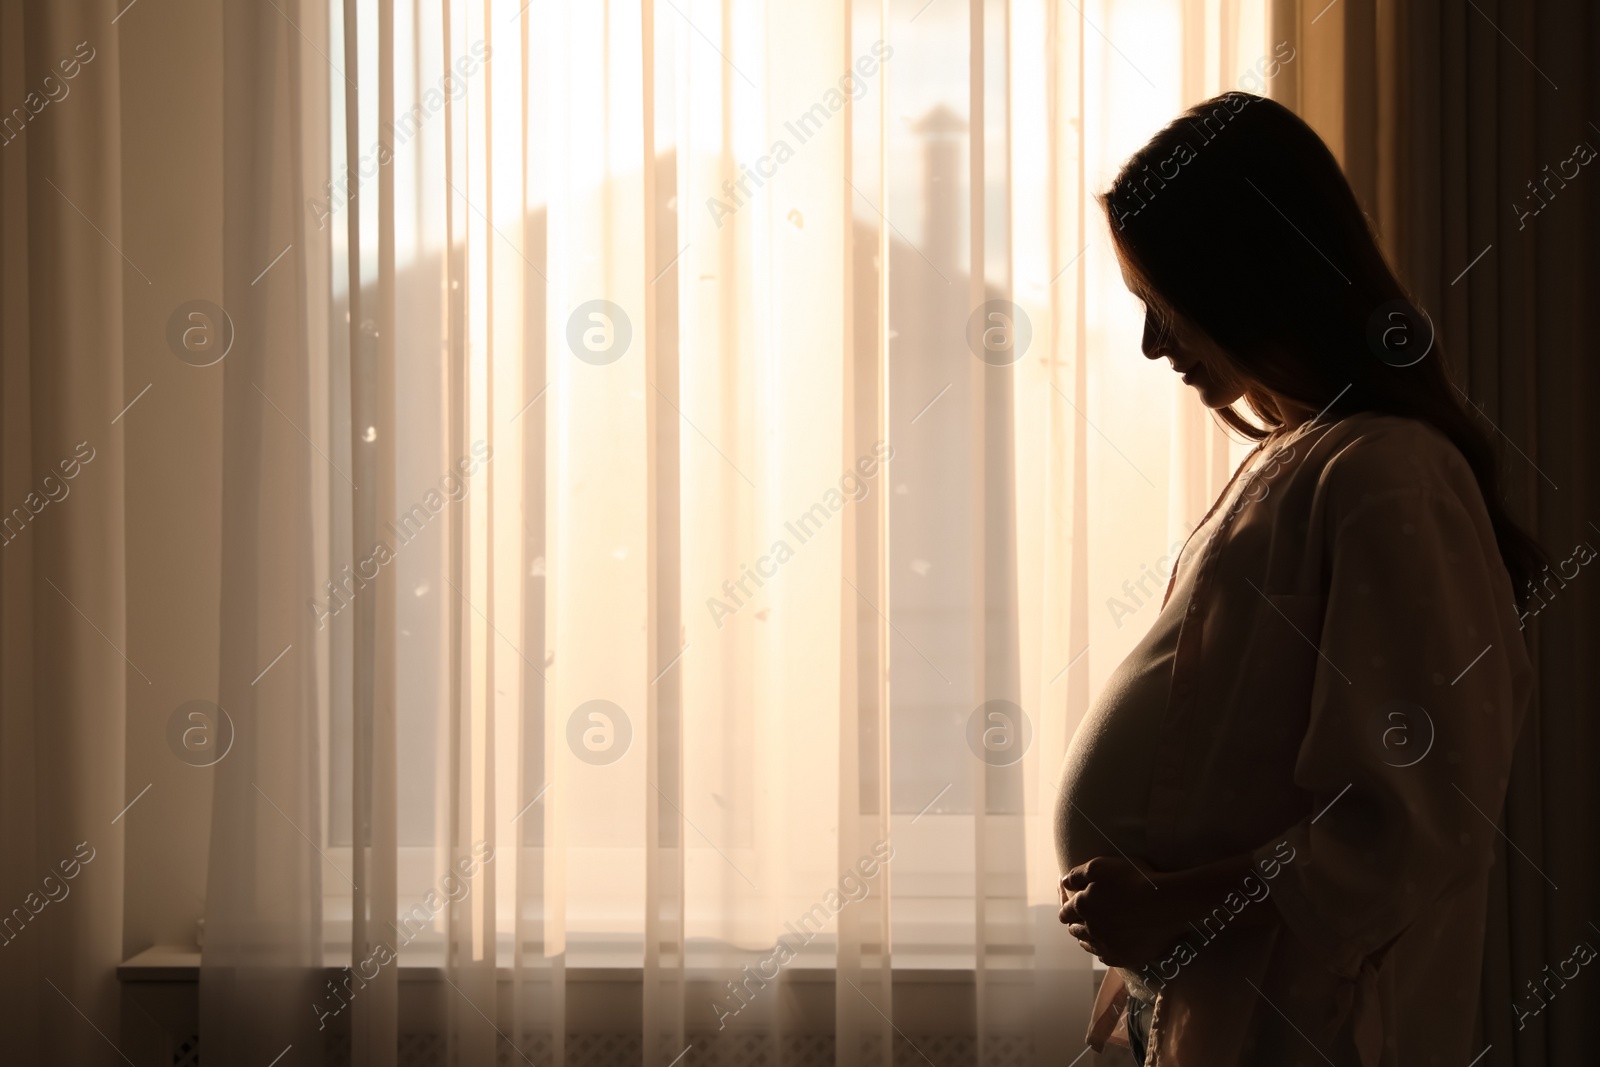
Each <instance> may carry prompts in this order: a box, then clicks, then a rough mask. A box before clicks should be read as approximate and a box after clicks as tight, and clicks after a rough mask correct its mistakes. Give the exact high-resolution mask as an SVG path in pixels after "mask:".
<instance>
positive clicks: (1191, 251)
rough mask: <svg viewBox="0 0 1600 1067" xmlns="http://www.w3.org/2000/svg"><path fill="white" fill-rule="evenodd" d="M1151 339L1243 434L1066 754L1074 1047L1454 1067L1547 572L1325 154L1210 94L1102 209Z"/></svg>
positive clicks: (1193, 1064)
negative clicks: (1088, 968) (1096, 986)
mask: <svg viewBox="0 0 1600 1067" xmlns="http://www.w3.org/2000/svg"><path fill="white" fill-rule="evenodd" d="M1102 202H1103V205H1104V207H1105V212H1106V216H1107V219H1108V221H1109V223H1110V227H1111V235H1112V238H1113V241H1114V244H1115V247H1116V251H1117V255H1118V258H1119V259H1120V261H1121V265H1122V269H1123V274H1124V277H1125V279H1126V281H1127V284H1128V287H1129V289H1131V290H1132V291H1133V292H1134V294H1135V295H1137V296H1138V297H1139V298H1140V299H1141V300H1142V301H1143V303H1144V307H1145V326H1144V339H1143V349H1144V354H1145V355H1146V356H1147V357H1148V358H1150V359H1165V360H1167V361H1169V363H1170V364H1171V366H1172V369H1173V370H1174V371H1175V372H1177V373H1179V374H1181V375H1182V376H1183V381H1184V382H1185V383H1186V384H1187V385H1189V386H1190V387H1192V388H1193V389H1194V390H1195V391H1196V392H1197V393H1198V394H1199V396H1200V399H1201V401H1202V402H1203V403H1204V404H1205V405H1206V406H1207V407H1209V408H1211V409H1212V410H1213V411H1214V412H1216V414H1217V416H1218V417H1219V418H1220V419H1221V420H1222V421H1223V422H1224V423H1226V424H1227V425H1228V426H1229V427H1231V428H1232V429H1233V430H1235V431H1236V432H1238V433H1240V434H1243V435H1244V436H1246V437H1247V438H1250V439H1252V440H1254V441H1255V442H1256V446H1255V448H1254V450H1253V451H1252V452H1251V453H1250V455H1249V457H1248V458H1247V459H1246V460H1245V462H1244V463H1243V464H1242V465H1241V466H1240V469H1239V470H1238V472H1236V473H1235V475H1234V477H1233V480H1232V481H1231V482H1230V483H1229V485H1228V487H1227V488H1226V489H1224V491H1223V493H1222V495H1221V496H1220V497H1219V498H1218V499H1217V501H1216V502H1215V503H1214V504H1213V505H1212V508H1211V511H1210V512H1209V513H1208V514H1207V515H1206V517H1205V518H1204V520H1203V521H1202V522H1201V523H1200V525H1199V527H1198V528H1197V529H1195V531H1194V532H1193V533H1192V534H1191V535H1190V537H1189V540H1188V542H1187V543H1186V545H1185V546H1184V549H1183V551H1182V553H1181V554H1180V556H1179V558H1178V561H1177V563H1176V565H1175V567H1174V572H1173V576H1172V580H1171V582H1170V583H1169V585H1168V588H1167V595H1166V599H1165V601H1164V602H1163V605H1162V608H1161V612H1160V615H1159V616H1158V617H1157V618H1156V619H1155V621H1154V624H1153V626H1152V627H1151V629H1150V631H1149V632H1148V633H1147V634H1146V635H1145V637H1144V639H1143V640H1142V641H1141V642H1140V643H1139V644H1138V646H1137V647H1136V648H1135V649H1134V650H1133V652H1132V653H1131V654H1130V655H1129V656H1128V658H1127V659H1126V660H1125V661H1124V662H1123V663H1122V664H1121V666H1119V667H1118V668H1117V670H1116V671H1115V672H1114V673H1113V675H1112V677H1111V680H1110V681H1109V683H1108V684H1107V685H1106V688H1105V691H1104V693H1103V694H1102V695H1101V696H1100V698H1099V700H1098V701H1097V702H1096V703H1095V705H1094V706H1093V707H1091V708H1090V709H1089V712H1088V714H1087V715H1086V716H1085V718H1084V720H1083V723H1082V725H1081V726H1080V727H1079V728H1078V732H1077V734H1076V736H1075V737H1074V738H1073V740H1072V743H1071V745H1070V747H1069V749H1068V752H1067V757H1066V763H1065V768H1064V772H1063V778H1062V783H1061V790H1060V793H1061V799H1060V804H1059V807H1058V810H1057V819H1056V838H1057V843H1058V848H1059V852H1060V856H1059V858H1060V863H1061V869H1062V871H1064V872H1065V877H1063V878H1062V880H1061V905H1062V906H1061V921H1062V922H1063V923H1065V924H1067V931H1068V932H1069V933H1070V935H1071V936H1073V937H1075V938H1076V939H1077V940H1078V942H1079V944H1080V945H1082V946H1083V948H1084V950H1085V951H1087V952H1090V953H1092V954H1094V955H1095V956H1097V957H1099V958H1100V959H1101V960H1102V961H1104V962H1105V963H1106V964H1107V965H1108V966H1109V968H1110V969H1109V971H1108V973H1107V976H1106V980H1105V982H1104V984H1103V985H1102V987H1101V991H1100V997H1099V1000H1098V1002H1097V1004H1096V1009H1095V1010H1096V1015H1095V1020H1094V1023H1093V1024H1092V1026H1091V1029H1090V1033H1089V1043H1090V1044H1091V1045H1093V1046H1095V1047H1096V1048H1099V1047H1102V1046H1103V1045H1105V1044H1106V1043H1108V1042H1109V1043H1113V1044H1121V1043H1123V1042H1124V1041H1125V1042H1126V1043H1127V1044H1128V1045H1129V1046H1131V1048H1132V1050H1133V1053H1134V1056H1135V1057H1136V1059H1137V1060H1138V1061H1139V1062H1140V1063H1144V1064H1158V1065H1161V1067H1202V1065H1234V1064H1260V1065H1270V1067H1285V1065H1291V1064H1323V1063H1327V1064H1332V1065H1337V1067H1345V1065H1347V1064H1349V1065H1357V1064H1359V1065H1363V1067H1376V1065H1379V1064H1382V1065H1385V1067H1388V1065H1394V1067H1401V1065H1403V1067H1417V1065H1419V1064H1431V1063H1439V1064H1458V1065H1462V1064H1466V1063H1468V1062H1469V1061H1471V1060H1472V1059H1473V1057H1474V1056H1475V1055H1476V1054H1478V1053H1479V1052H1481V1051H1482V1050H1481V1049H1479V1048H1473V1047H1471V1042H1472V1034H1473V1025H1474V1019H1475V1016H1476V1012H1477V1006H1478V980H1479V970H1480V966H1481V955H1482V948H1483V936H1484V917H1485V907H1486V895H1487V889H1488V879H1489V870H1490V866H1491V864H1492V863H1493V862H1494V860H1493V845H1494V841H1495V836H1496V829H1495V823H1494V820H1495V818H1496V817H1497V816H1498V814H1499V812H1500V808H1501V804H1502V802H1503V800H1504V795H1505V789H1506V780H1507V777H1508V775H1509V773H1510V766H1511V755H1512V747H1513V744H1514V742H1515V740H1516V736H1517V731H1518V727H1519V725H1520V723H1521V721H1522V718H1523V714H1524V712H1525V710H1526V707H1527V702H1528V694H1529V690H1530V685H1531V678H1532V671H1531V669H1530V666H1529V662H1528V658H1527V654H1526V651H1525V649H1524V647H1523V641H1522V635H1521V632H1520V628H1519V624H1518V614H1517V612H1518V608H1517V604H1518V602H1519V600H1521V599H1522V598H1523V597H1525V596H1526V595H1527V594H1526V592H1525V591H1526V590H1528V589H1529V587H1530V582H1531V581H1532V580H1533V579H1534V578H1535V576H1536V574H1537V573H1538V571H1539V569H1540V567H1541V566H1542V557H1541V555H1540V552H1539V549H1538V547H1537V545H1536V544H1535V543H1534V542H1533V541H1532V540H1531V539H1530V538H1529V537H1528V536H1527V535H1526V534H1525V533H1523V532H1522V531H1521V530H1519V529H1518V528H1517V526H1516V525H1515V523H1513V521H1512V520H1511V518H1510V517H1509V516H1508V514H1507V512H1506V509H1505V505H1504V503H1503V501H1502V500H1501V496H1500V491H1499V486H1498V481H1497V473H1496V470H1497V468H1496V457H1495V454H1494V450H1493V448H1492V443H1491V440H1490V438H1489V437H1488V436H1487V434H1486V433H1485V431H1484V430H1483V429H1482V428H1481V427H1480V426H1479V424H1478V423H1477V422H1476V421H1474V416H1473V415H1471V414H1469V412H1468V411H1467V409H1466V407H1465V406H1464V405H1463V403H1461V400H1462V399H1463V398H1464V396H1465V394H1463V393H1460V392H1459V391H1458V390H1457V388H1456V387H1455V386H1454V385H1453V384H1452V383H1451V380H1450V377H1449V374H1448V373H1447V368H1446V365H1445V360H1444V355H1443V352H1442V351H1441V347H1440V345H1439V344H1438V343H1436V341H1435V339H1434V337H1433V328H1432V325H1431V323H1430V322H1429V320H1428V319H1427V317H1426V316H1425V315H1424V314H1423V313H1422V312H1420V311H1419V310H1418V309H1417V308H1416V307H1415V306H1414V305H1412V304H1411V303H1409V302H1408V300H1407V297H1406V292H1405V290H1404V288H1403V287H1402V286H1401V284H1400V282H1399V281H1398V280H1397V279H1396V277H1395V275H1394V273H1393V272H1392V271H1391V270H1390V268H1389V266H1388V265H1387V263H1386V262H1385V261H1384V258H1383V255H1382V253H1381V252H1380V251H1379V250H1378V247H1377V244H1376V242H1375V241H1374V238H1373V235H1372V233H1371V231H1370V230H1369V228H1368V224H1367V220H1366V217H1365V216H1364V215H1363V214H1362V212H1361V208H1360V207H1359V206H1358V204H1357V203H1356V199H1355V196H1354V194H1353V193H1352V192H1351V190H1350V187H1349V185H1348V184H1347V183H1346V181H1345V179H1344V176H1343V174H1342V173H1341V172H1340V169H1339V166H1338V164H1337V162H1336V161H1335V160H1334V158H1333V156H1332V155H1331V154H1330V153H1329V152H1328V149H1327V148H1326V147H1325V146H1324V145H1323V143H1322V141H1321V140H1320V139H1318V137H1317V135H1316V134H1315V133H1314V132H1312V130H1311V129H1310V127H1308V126H1307V125H1306V124H1305V123H1303V122H1302V121H1301V120H1300V119H1298V118H1296V117H1295V116H1294V115H1293V114H1292V113H1291V112H1290V111H1288V110H1287V109H1285V108H1284V107H1282V106H1280V105H1279V104H1276V103H1274V102H1272V101H1270V100H1265V99H1262V98H1260V97H1256V96H1252V95H1250V94H1247V93H1227V94H1224V95H1223V96H1220V97H1217V98H1216V99H1213V100H1209V101H1207V102H1206V103H1204V104H1201V105H1199V106H1198V107H1196V108H1194V109H1193V110H1191V111H1190V112H1188V113H1187V114H1185V115H1183V116H1181V117H1180V118H1179V119H1178V120H1177V121H1175V122H1173V123H1172V124H1171V125H1170V126H1168V127H1167V128H1166V129H1164V130H1162V131H1161V132H1160V133H1158V134H1157V135H1156V136H1155V138H1154V139H1152V140H1151V141H1150V143H1149V144H1147V145H1146V146H1145V147H1144V148H1142V149H1141V150H1140V151H1139V152H1137V153H1136V154H1135V155H1134V156H1133V158H1132V159H1130V160H1129V161H1128V163H1127V164H1126V165H1125V166H1124V167H1123V169H1122V171H1121V173H1120V174H1119V176H1118V178H1117V180H1116V182H1115V183H1114V184H1113V186H1112V187H1111V189H1110V191H1109V192H1108V193H1106V194H1105V195H1104V197H1103V198H1102Z"/></svg>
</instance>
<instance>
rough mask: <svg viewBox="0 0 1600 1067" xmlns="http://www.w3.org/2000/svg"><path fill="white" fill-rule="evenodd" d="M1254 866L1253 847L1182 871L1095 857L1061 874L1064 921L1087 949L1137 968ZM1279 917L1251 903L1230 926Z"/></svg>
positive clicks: (1114, 964) (1160, 951)
mask: <svg viewBox="0 0 1600 1067" xmlns="http://www.w3.org/2000/svg"><path fill="white" fill-rule="evenodd" d="M1253 870H1254V868H1253V866H1252V860H1251V856H1250V853H1248V852H1245V853H1241V854H1239V855H1237V856H1230V857H1228V858H1227V859H1221V860H1217V861H1216V862H1215V863H1208V864H1206V865H1205V866H1203V867H1191V868H1189V869H1188V870H1182V871H1158V870H1155V869H1153V868H1152V867H1151V866H1150V865H1149V864H1146V863H1141V862H1139V861H1138V860H1126V859H1119V858H1118V857H1115V856H1096V857H1095V858H1094V859H1092V860H1090V861H1089V862H1088V863H1085V864H1082V865H1080V866H1077V867H1074V868H1072V870H1070V871H1068V872H1067V876H1066V877H1065V878H1063V879H1061V921H1062V922H1063V923H1066V924H1067V932H1068V933H1069V934H1071V935H1072V936H1073V937H1075V938H1077V939H1078V944H1079V945H1081V946H1083V950H1084V951H1085V952H1088V953H1091V954H1092V955H1095V956H1098V957H1100V960H1101V962H1103V963H1105V964H1106V965H1107V966H1110V967H1126V968H1128V969H1129V970H1137V969H1139V968H1140V967H1143V966H1144V965H1145V964H1147V963H1149V962H1150V961H1151V960H1154V959H1158V958H1160V957H1161V955H1162V954H1163V953H1165V952H1166V951H1167V949H1169V948H1171V947H1172V945H1173V943H1174V942H1176V941H1177V940H1178V938H1179V937H1182V936H1183V935H1184V934H1186V933H1187V932H1188V931H1189V929H1190V923H1191V922H1192V921H1194V920H1197V919H1200V918H1202V917H1204V916H1206V915H1208V914H1210V913H1211V912H1212V910H1213V909H1215V908H1216V907H1218V906H1219V905H1221V904H1222V903H1223V901H1224V898H1225V897H1226V896H1227V894H1228V893H1229V891H1230V890H1235V889H1237V888H1238V887H1239V886H1240V884H1241V882H1242V880H1243V879H1244V878H1245V877H1246V876H1248V875H1250V874H1251V873H1252V872H1253ZM1276 915H1277V912H1276V910H1275V909H1274V908H1272V907H1270V906H1266V905H1259V906H1255V907H1250V908H1246V909H1245V910H1244V911H1243V912H1242V913H1240V915H1239V917H1238V918H1237V919H1234V920H1233V922H1232V923H1230V926H1241V927H1243V926H1256V925H1258V924H1262V923H1269V922H1273V921H1276Z"/></svg>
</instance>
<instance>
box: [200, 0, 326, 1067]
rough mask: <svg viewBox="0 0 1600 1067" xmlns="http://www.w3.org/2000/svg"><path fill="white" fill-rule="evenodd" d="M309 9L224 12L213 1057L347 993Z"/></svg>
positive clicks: (283, 1046)
mask: <svg viewBox="0 0 1600 1067" xmlns="http://www.w3.org/2000/svg"><path fill="white" fill-rule="evenodd" d="M316 14H317V8H316V5H315V4H314V3H307V4H298V5H291V7H290V9H289V10H288V11H286V12H278V11H274V10H273V9H272V8H270V7H267V8H263V7H262V6H260V5H258V4H254V3H247V2H243V0H231V2H229V3H228V4H227V5H226V6H225V7H224V9H223V13H222V45H223V49H224V62H223V71H224V77H223V129H224V130H225V131H226V135H225V137H224V142H223V145H222V153H221V154H222V187H223V197H222V200H223V232H222V235H221V244H222V262H223V277H222V287H221V289H222V307H223V309H224V314H225V315H226V317H227V321H228V322H229V323H231V338H232V343H231V346H229V347H227V348H226V349H225V350H224V352H223V353H222V355H221V356H220V357H219V358H220V359H221V367H220V370H221V372H222V376H223V400H222V405H223V419H222V434H223V439H222V487H223V488H222V531H221V532H222V545H223V548H222V563H221V575H222V581H221V607H220V616H219V617H220V632H219V656H220V671H219V689H218V704H219V706H220V707H221V709H222V712H223V713H224V714H225V715H226V717H227V721H228V722H230V723H231V726H232V731H233V745H232V747H231V748H230V749H229V750H228V751H227V752H226V753H224V755H223V756H222V757H221V758H220V759H219V761H218V762H217V763H216V770H215V778H214V785H213V810H212V833H211V840H210V850H209V854H208V858H209V866H208V871H207V880H206V933H207V936H206V939H205V943H204V946H203V949H202V956H201V967H200V1026H201V1033H200V1037H201V1046H202V1047H203V1048H204V1050H205V1052H204V1055H205V1056H206V1058H207V1059H208V1060H211V1059H213V1058H216V1059H220V1060H221V1061H222V1062H245V1061H246V1060H247V1059H250V1058H255V1057H259V1056H261V1055H262V1053H263V1052H264V1051H265V1050H268V1049H269V1048H270V1050H271V1052H270V1055H277V1054H280V1053H282V1052H286V1051H287V1050H288V1049H289V1048H290V1047H293V1048H294V1049H295V1050H296V1055H297V1056H298V1057H302V1058H303V1059H304V1061H305V1062H311V1063H318V1062H322V1059H321V1057H322V1055H323V1051H324V1042H325V1039H326V1037H325V1035H326V1033H327V1027H328V1025H329V1018H330V1017H337V1016H338V1015H339V1014H340V1013H341V1011H342V1010H343V1008H344V1006H345V1004H346V1002H347V1001H348V1000H349V999H350V998H351V997H352V996H353V995H354V992H353V989H352V988H351V986H350V985H349V984H348V983H336V982H334V981H332V980H330V979H329V978H328V977H327V976H325V975H324V973H323V971H322V963H323V958H324V957H323V951H324V930H323V911H324V896H323V886H324V882H325V881H326V880H329V879H332V880H335V881H341V882H349V881H350V880H351V877H352V875H351V873H350V872H349V871H348V870H345V869H341V868H340V867H339V866H338V865H337V864H335V863H333V862H332V861H331V860H329V859H328V858H327V854H326V851H325V836H324V815H323V796H322V786H321V780H322V769H323V763H322V736H323V722H322V717H321V714H320V710H321V702H320V700H319V692H320V689H319V676H318V671H317V655H316V651H317V648H318V644H319V640H318V631H319V630H321V629H323V628H324V625H325V620H326V617H327V612H326V610H323V611H320V612H319V610H318V608H317V603H318V601H319V600H321V601H325V602H327V603H333V602H335V601H334V599H333V597H332V591H331V590H327V591H324V590H321V589H318V587H317V581H316V579H317V577H318V571H317V567H316V560H315V556H314V552H313V545H314V528H315V526H316V524H317V523H318V522H319V521H320V520H321V518H322V512H321V509H319V508H318V507H317V506H316V504H315V495H314V494H315V488H316V487H317V486H319V485H320V486H325V485H327V484H328V482H329V480H335V481H338V482H339V483H340V484H345V483H346V482H347V481H348V480H349V479H350V478H351V477H352V474H351V472H350V468H349V467H348V466H346V465H343V464H340V463H338V462H337V460H336V459H330V458H329V457H328V454H327V451H326V447H325V442H324V445H319V444H318V442H317V437H320V436H321V435H320V433H319V432H318V427H317V426H316V425H315V423H314V422H313V419H312V413H313V411H314V410H315V406H316V403H317V399H316V398H317V393H318V392H319V390H318V387H317V384H316V383H317V382H318V381H319V380H321V379H323V378H325V376H326V362H325V352H326V345H325V344H324V343H322V342H321V341H320V340H319V339H318V338H317V336H316V335H315V334H314V333H313V332H312V327H313V325H314V324H315V323H316V322H317V321H319V316H318V315H317V314H316V313H315V312H314V311H313V305H315V304H317V303H318V302H319V298H318V297H317V296H316V295H315V294H314V291H313V290H312V288H311V287H312V285H313V283H314V281H316V280H319V274H318V272H317V271H316V270H315V269H314V267H313V266H312V265H311V263H310V249H309V248H308V241H307V233H306V231H307V215H306V212H305V210H304V208H303V206H302V205H303V204H304V203H305V202H306V201H307V199H308V197H309V194H310V192H311V188H314V186H313V187H309V188H308V184H309V183H308V181H307V168H306V167H305V162H306V161H305V154H306V152H307V150H308V148H310V147H311V146H309V145H308V144H307V141H306V134H307V133H308V132H309V128H308V127H307V126H306V125H305V124H304V123H302V122H301V121H300V120H299V117H298V116H299V115H300V114H301V113H302V111H303V109H304V108H305V107H306V106H308V105H310V104H312V103H313V102H315V101H317V100H318V99H319V94H317V93H315V92H307V91H306V84H305V83H306V81H308V80H310V81H312V82H313V83H314V82H315V80H316V79H317V77H318V75H317V74H316V73H315V72H313V71H310V70H308V68H307V66H306V64H305V62H304V57H303V49H302V39H301V38H300V37H299V35H298V34H297V33H296V30H295V28H294V25H293V24H294V23H295V22H299V21H301V20H307V21H310V20H314V19H315V17H316ZM310 24H311V25H312V26H315V22H314V21H311V22H310ZM312 180H313V181H314V179H312ZM280 255H281V256H282V259H281V261H278V262H276V264H275V266H276V269H274V270H269V271H266V272H263V267H265V266H266V265H267V264H271V263H274V262H275V257H278V256H280ZM312 435H316V436H315V437H314V436H312ZM308 608H310V609H311V610H308ZM280 655H281V659H280V660H279V661H277V662H274V657H279V656H280ZM268 664H273V669H272V670H271V671H269V672H263V671H262V668H263V667H264V666H266V665H268Z"/></svg>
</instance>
